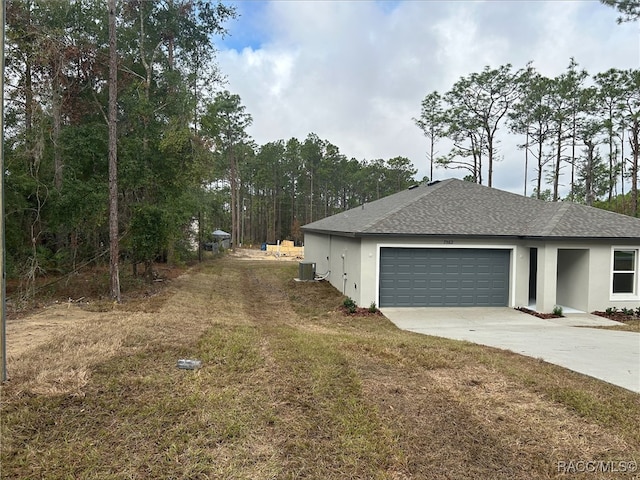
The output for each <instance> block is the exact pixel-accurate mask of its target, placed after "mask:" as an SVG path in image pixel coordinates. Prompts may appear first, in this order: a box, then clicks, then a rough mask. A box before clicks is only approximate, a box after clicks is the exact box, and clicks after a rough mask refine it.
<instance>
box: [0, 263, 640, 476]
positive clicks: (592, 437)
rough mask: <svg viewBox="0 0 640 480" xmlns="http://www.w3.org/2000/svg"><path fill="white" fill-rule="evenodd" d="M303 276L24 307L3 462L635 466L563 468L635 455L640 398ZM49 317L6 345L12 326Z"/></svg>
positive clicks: (162, 471) (91, 468) (247, 276)
mask: <svg viewBox="0 0 640 480" xmlns="http://www.w3.org/2000/svg"><path fill="white" fill-rule="evenodd" d="M296 273H297V263H295V262H278V261H260V262H258V261H241V260H237V259H233V258H229V257H223V258H220V259H216V260H213V261H210V262H208V263H206V264H203V265H201V266H199V267H196V268H194V269H191V270H190V271H189V272H188V273H187V274H186V275H183V276H181V277H179V278H177V279H174V280H173V281H172V282H171V283H170V285H169V286H168V287H167V288H166V290H164V291H163V292H162V293H160V294H154V295H150V296H148V297H147V298H137V299H135V300H132V301H130V302H128V303H126V304H124V305H121V306H112V308H110V309H104V308H101V309H91V308H88V309H87V308H85V309H82V308H81V307H80V306H78V305H59V306H57V307H55V308H54V307H52V308H51V309H48V310H45V311H44V312H40V313H38V314H37V315H32V316H29V317H26V318H22V319H18V320H13V321H12V322H14V323H12V325H10V326H9V337H8V342H9V343H8V345H9V374H10V380H9V381H8V382H7V383H6V384H5V385H3V386H2V389H1V393H2V411H1V414H2V425H1V429H2V430H1V434H2V436H1V440H2V445H1V447H2V448H1V457H0V469H1V470H0V478H3V479H35V478H38V479H40V478H42V479H159V478H162V479H164V478H175V479H207V478H215V479H300V478H309V479H410V478H411V479H429V478H434V479H444V478H450V479H464V478H469V479H471V478H473V479H494V478H495V479H499V478H502V479H527V480H529V479H545V478H571V479H574V478H585V479H595V478H607V479H609V478H629V479H631V478H634V476H633V475H634V474H635V475H636V476H640V473H638V472H626V473H625V472H620V471H618V472H610V471H608V472H604V473H598V474H594V473H593V472H585V473H580V472H579V469H578V471H577V472H574V471H569V470H563V469H562V467H561V466H560V465H563V464H562V463H561V464H560V465H559V462H564V465H571V463H570V462H574V465H575V462H598V461H602V462H609V461H613V462H615V464H614V465H615V466H616V467H617V466H619V464H618V463H617V462H636V463H635V464H634V463H631V464H628V465H630V469H632V468H633V465H637V463H640V429H639V428H638V425H640V395H637V394H633V393H631V392H628V391H626V390H624V389H621V388H618V387H615V386H612V385H609V384H606V383H603V382H600V381H598V380H595V379H591V378H589V377H585V376H583V375H580V374H577V373H573V372H570V371H567V370H564V369H562V368H559V367H556V366H553V365H549V364H546V363H544V362H541V361H538V360H535V359H531V358H525V357H520V356H518V355H515V354H511V353H508V352H503V351H499V350H496V349H491V348H486V347H480V346H477V345H473V344H469V343H465V342H457V341H449V340H445V339H440V338H435V337H428V336H422V335H417V334H412V333H409V332H403V331H400V330H398V329H397V328H396V327H395V326H394V325H393V324H391V323H390V322H389V321H388V320H386V319H385V318H384V317H382V316H371V317H348V316H345V315H344V314H343V313H341V312H340V311H338V309H337V307H338V306H339V305H341V303H342V297H341V296H340V294H339V293H338V292H336V291H335V289H333V287H331V286H330V285H328V284H327V283H326V282H319V283H300V282H295V281H293V277H294V276H296ZM95 310H108V311H95ZM21 322H22V323H21ZM47 322H54V323H55V324H56V325H58V326H59V327H58V328H52V329H51V330H47V332H48V334H47V336H46V338H43V339H41V340H40V341H38V342H34V343H32V344H29V341H28V338H29V337H26V336H25V337H20V338H24V339H26V340H21V345H22V348H20V350H16V351H12V345H11V341H12V337H11V332H12V328H14V329H15V330H18V329H19V327H22V330H24V331H25V333H24V335H27V334H28V332H26V329H25V328H24V327H25V326H28V325H35V326H38V325H40V326H41V327H39V328H47V325H48V323H47ZM34 328H35V327H34ZM18 337H19V336H18V334H16V339H19V338H18ZM16 348H17V347H16ZM179 358H198V359H201V360H202V362H203V367H202V368H201V369H200V370H196V371H190V370H179V369H177V368H176V361H177V360H178V359H179ZM603 465H604V466H605V467H606V466H607V465H609V466H610V465H612V464H607V463H604V464H603ZM624 465H627V464H626V463H625V464H624ZM618 470H619V469H618Z"/></svg>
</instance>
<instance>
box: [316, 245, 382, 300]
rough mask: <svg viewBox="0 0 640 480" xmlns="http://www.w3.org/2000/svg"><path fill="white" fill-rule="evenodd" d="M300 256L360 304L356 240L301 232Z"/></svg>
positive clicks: (359, 276) (358, 255) (358, 251)
mask: <svg viewBox="0 0 640 480" xmlns="http://www.w3.org/2000/svg"><path fill="white" fill-rule="evenodd" d="M304 258H305V261H308V262H315V263H316V273H317V274H318V275H324V274H328V276H327V277H326V280H327V281H329V282H330V283H331V285H333V286H334V287H335V288H336V289H337V290H338V291H339V292H340V293H342V294H343V295H346V296H348V297H350V298H352V299H353V301H354V302H356V303H357V304H358V305H362V304H363V302H362V301H361V274H360V273H361V268H360V265H361V263H360V240H359V239H355V238H349V237H340V236H335V235H320V234H317V233H305V236H304ZM369 305H370V303H369V304H367V306H369Z"/></svg>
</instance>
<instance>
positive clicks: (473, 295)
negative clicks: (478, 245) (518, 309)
mask: <svg viewBox="0 0 640 480" xmlns="http://www.w3.org/2000/svg"><path fill="white" fill-rule="evenodd" d="M509 257H510V251H509V250H504V249H501V250H498V249H467V248H381V249H380V306H381V307H471V306H487V307H495V306H506V305H508V303H509Z"/></svg>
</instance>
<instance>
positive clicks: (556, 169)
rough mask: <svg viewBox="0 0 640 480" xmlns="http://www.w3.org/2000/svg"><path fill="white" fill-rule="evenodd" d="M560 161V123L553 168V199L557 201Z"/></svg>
mask: <svg viewBox="0 0 640 480" xmlns="http://www.w3.org/2000/svg"><path fill="white" fill-rule="evenodd" d="M561 161H562V125H559V126H558V145H557V148H556V164H555V166H554V169H553V201H554V202H557V201H558V199H559V197H560V196H559V193H558V191H559V186H560V162H561Z"/></svg>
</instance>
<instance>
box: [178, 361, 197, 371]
mask: <svg viewBox="0 0 640 480" xmlns="http://www.w3.org/2000/svg"><path fill="white" fill-rule="evenodd" d="M200 367H202V361H200V360H189V359H185V358H181V359H180V360H178V368H182V369H183V370H197V369H198V368H200Z"/></svg>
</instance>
